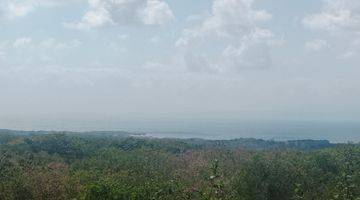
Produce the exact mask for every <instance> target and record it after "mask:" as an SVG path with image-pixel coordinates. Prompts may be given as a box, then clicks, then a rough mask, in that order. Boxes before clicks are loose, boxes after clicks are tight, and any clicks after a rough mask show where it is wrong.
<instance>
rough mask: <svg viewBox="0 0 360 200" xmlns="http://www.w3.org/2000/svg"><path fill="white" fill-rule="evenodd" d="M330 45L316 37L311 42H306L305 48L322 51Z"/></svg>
mask: <svg viewBox="0 0 360 200" xmlns="http://www.w3.org/2000/svg"><path fill="white" fill-rule="evenodd" d="M328 47H329V43H328V42H327V41H325V40H322V39H315V40H312V41H309V42H306V44H305V48H306V49H307V50H308V51H321V50H323V49H325V48H328Z"/></svg>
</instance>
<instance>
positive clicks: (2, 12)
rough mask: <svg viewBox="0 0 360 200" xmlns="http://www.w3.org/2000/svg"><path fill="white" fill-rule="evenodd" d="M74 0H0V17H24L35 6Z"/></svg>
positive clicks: (46, 5)
mask: <svg viewBox="0 0 360 200" xmlns="http://www.w3.org/2000/svg"><path fill="white" fill-rule="evenodd" d="M72 1H75V0H67V1H62V0H1V1H0V18H5V19H14V18H19V17H25V16H27V15H28V14H30V13H31V12H33V11H34V10H36V9H37V8H40V7H54V6H59V5H63V4H65V3H69V2H72Z"/></svg>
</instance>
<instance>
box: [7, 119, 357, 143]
mask: <svg viewBox="0 0 360 200" xmlns="http://www.w3.org/2000/svg"><path fill="white" fill-rule="evenodd" d="M0 128H7V129H16V130H56V131H94V130H108V131H117V130H121V131H129V132H136V133H145V134H146V135H148V136H153V137H160V138H204V139H234V138H261V139H272V140H294V139H327V140H330V141H331V142H350V141H351V142H360V123H355V122H288V121H236V120H209V121H205V120H203V121H202V120H173V121H160V120H158V121H150V120H133V121H124V120H113V119H112V120H103V121H101V120H84V121H75V120H38V121H36V120H35V121H25V120H0Z"/></svg>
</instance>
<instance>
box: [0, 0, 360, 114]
mask: <svg viewBox="0 0 360 200" xmlns="http://www.w3.org/2000/svg"><path fill="white" fill-rule="evenodd" d="M359 102H360V1H359V0H301V1H298V0H296V1H295V0H88V1H87V0H0V120H1V119H2V120H4V119H16V118H24V119H26V118H33V119H34V118H35V119H36V118H41V117H63V118H67V117H75V118H82V117H91V118H99V119H100V118H102V117H104V116H107V117H109V116H111V117H119V118H123V119H127V118H129V119H130V118H135V119H136V118H176V117H184V118H192V117H196V118H240V119H247V118H256V119H257V118H261V119H262V118H266V119H301V120H303V119H309V120H314V119H317V120H358V119H359V117H360V103H359Z"/></svg>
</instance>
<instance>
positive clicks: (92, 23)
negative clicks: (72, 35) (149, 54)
mask: <svg viewBox="0 0 360 200" xmlns="http://www.w3.org/2000/svg"><path fill="white" fill-rule="evenodd" d="M173 19H174V15H173V13H172V10H171V9H170V7H169V5H168V4H167V3H166V2H164V1H162V0H121V1H114V0H89V8H88V10H87V11H86V13H85V14H84V16H83V17H82V19H81V20H80V21H79V22H71V23H64V25H65V27H68V28H74V29H91V28H97V27H102V26H105V25H129V24H143V25H164V24H167V23H169V22H170V21H171V20H173Z"/></svg>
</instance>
